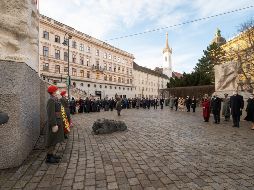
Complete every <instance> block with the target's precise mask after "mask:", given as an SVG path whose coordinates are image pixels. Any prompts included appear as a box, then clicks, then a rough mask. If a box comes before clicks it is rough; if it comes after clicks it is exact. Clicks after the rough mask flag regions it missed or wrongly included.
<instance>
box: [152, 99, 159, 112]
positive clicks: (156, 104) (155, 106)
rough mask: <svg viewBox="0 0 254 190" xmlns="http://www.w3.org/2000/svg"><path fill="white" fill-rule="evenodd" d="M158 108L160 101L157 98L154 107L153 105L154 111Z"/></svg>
mask: <svg viewBox="0 0 254 190" xmlns="http://www.w3.org/2000/svg"><path fill="white" fill-rule="evenodd" d="M157 107H158V99H157V98H155V99H154V105H153V108H154V109H157Z"/></svg>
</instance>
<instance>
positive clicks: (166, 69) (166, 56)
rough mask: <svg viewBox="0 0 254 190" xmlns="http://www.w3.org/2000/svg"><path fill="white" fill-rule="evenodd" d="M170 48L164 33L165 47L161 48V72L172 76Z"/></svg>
mask: <svg viewBox="0 0 254 190" xmlns="http://www.w3.org/2000/svg"><path fill="white" fill-rule="evenodd" d="M171 55H172V48H170V47H169V45H168V33H166V47H165V48H164V49H163V60H164V61H163V66H162V69H163V74H165V75H167V76H168V77H169V78H171V77H172V62H171Z"/></svg>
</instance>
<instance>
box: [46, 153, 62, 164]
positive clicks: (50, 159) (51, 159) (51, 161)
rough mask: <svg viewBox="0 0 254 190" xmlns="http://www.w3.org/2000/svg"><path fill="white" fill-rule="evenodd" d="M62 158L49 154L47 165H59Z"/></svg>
mask: <svg viewBox="0 0 254 190" xmlns="http://www.w3.org/2000/svg"><path fill="white" fill-rule="evenodd" d="M60 159H61V157H60V156H57V155H53V154H47V158H46V163H49V164H56V163H59V161H60Z"/></svg>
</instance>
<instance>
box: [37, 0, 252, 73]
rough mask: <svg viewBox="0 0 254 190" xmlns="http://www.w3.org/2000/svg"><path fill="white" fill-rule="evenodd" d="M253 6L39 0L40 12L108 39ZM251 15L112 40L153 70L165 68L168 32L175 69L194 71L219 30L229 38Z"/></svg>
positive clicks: (196, 0) (169, 0)
mask: <svg viewBox="0 0 254 190" xmlns="http://www.w3.org/2000/svg"><path fill="white" fill-rule="evenodd" d="M190 2H191V3H190ZM251 5H254V1H253V0H238V1H233V0H210V1H208V0H192V1H190V0H40V5H39V6H40V13H41V14H44V15H46V16H48V17H51V18H53V19H55V20H58V21H60V22H62V23H64V24H67V25H69V26H71V27H73V28H75V29H76V30H79V31H81V32H84V33H86V34H89V35H91V36H93V37H95V38H98V39H100V40H102V41H106V40H109V39H112V38H116V37H120V36H125V35H129V34H133V33H138V32H143V31H147V30H151V29H156V28H160V27H166V26H171V25H174V24H179V23H182V22H186V21H189V20H194V19H197V18H201V17H207V16H211V15H215V14H218V13H222V12H226V11H230V10H234V9H239V8H244V7H247V6H251ZM250 18H254V8H250V9H246V10H243V11H239V12H235V13H231V14H227V15H223V16H220V17H216V18H212V19H209V20H203V21H200V22H196V23H192V24H187V25H183V26H179V27H173V28H170V29H167V30H160V31H157V32H153V33H147V34H144V35H137V36H135V37H129V38H123V39H120V40H111V41H107V43H110V44H112V45H113V46H116V47H118V48H121V49H123V50H125V51H128V52H130V53H132V54H134V56H135V58H136V59H135V61H136V62H137V63H138V64H139V65H142V66H145V67H148V68H151V69H154V68H155V67H160V66H162V60H163V59H162V50H163V48H164V47H165V36H166V35H165V34H166V32H168V33H169V45H170V46H171V47H172V49H173V55H172V62H173V70H174V71H178V72H190V71H192V69H193V68H194V67H195V65H196V63H197V61H198V59H199V58H200V57H201V56H202V50H203V49H205V48H206V47H207V46H208V45H209V43H210V42H211V40H212V39H213V38H214V35H215V31H216V28H219V29H220V30H221V33H222V36H224V37H225V38H226V39H229V38H232V37H233V36H235V35H236V34H237V28H238V26H239V25H240V24H241V23H243V22H245V21H247V20H249V19H250Z"/></svg>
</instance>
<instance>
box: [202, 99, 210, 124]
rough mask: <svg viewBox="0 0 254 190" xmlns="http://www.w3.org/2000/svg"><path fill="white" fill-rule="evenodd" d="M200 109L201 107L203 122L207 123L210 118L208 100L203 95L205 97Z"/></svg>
mask: <svg viewBox="0 0 254 190" xmlns="http://www.w3.org/2000/svg"><path fill="white" fill-rule="evenodd" d="M202 107H203V117H204V121H205V122H209V118H210V100H209V98H208V95H205V97H204V99H203V101H202Z"/></svg>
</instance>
